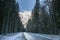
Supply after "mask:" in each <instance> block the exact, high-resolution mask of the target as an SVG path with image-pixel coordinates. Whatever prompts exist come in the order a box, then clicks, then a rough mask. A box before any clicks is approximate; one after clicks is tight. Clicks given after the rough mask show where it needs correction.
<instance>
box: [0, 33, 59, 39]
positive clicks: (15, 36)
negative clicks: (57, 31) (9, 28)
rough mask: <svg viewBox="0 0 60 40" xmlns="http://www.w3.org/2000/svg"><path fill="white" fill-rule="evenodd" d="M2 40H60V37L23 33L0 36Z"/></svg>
mask: <svg viewBox="0 0 60 40" xmlns="http://www.w3.org/2000/svg"><path fill="white" fill-rule="evenodd" d="M0 40H60V36H57V35H46V34H34V33H27V32H21V33H11V34H7V35H0Z"/></svg>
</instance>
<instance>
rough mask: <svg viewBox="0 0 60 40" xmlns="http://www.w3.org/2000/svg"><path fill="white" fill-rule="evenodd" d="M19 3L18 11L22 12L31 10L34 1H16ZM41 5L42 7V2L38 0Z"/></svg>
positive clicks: (42, 0)
mask: <svg viewBox="0 0 60 40" xmlns="http://www.w3.org/2000/svg"><path fill="white" fill-rule="evenodd" d="M16 1H17V2H18V3H19V9H20V11H23V10H32V9H33V7H34V5H35V2H36V0H16ZM40 2H41V4H42V5H43V4H44V3H43V2H44V0H40Z"/></svg>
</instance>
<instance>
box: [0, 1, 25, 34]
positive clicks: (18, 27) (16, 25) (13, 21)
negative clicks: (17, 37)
mask: <svg viewBox="0 0 60 40" xmlns="http://www.w3.org/2000/svg"><path fill="white" fill-rule="evenodd" d="M0 4H1V5H0V6H1V7H0V12H1V13H0V14H1V15H0V17H1V18H0V24H1V25H0V28H1V29H0V33H1V34H4V33H5V34H6V33H13V32H21V31H24V27H23V24H22V22H21V21H20V17H19V14H18V12H19V6H18V3H16V2H15V0H4V1H1V3H0Z"/></svg>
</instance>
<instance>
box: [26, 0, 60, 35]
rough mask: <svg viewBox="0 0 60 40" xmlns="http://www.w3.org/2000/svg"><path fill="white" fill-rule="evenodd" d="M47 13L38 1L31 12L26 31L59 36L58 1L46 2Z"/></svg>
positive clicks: (59, 15)
mask: <svg viewBox="0 0 60 40" xmlns="http://www.w3.org/2000/svg"><path fill="white" fill-rule="evenodd" d="M45 3H46V6H48V8H49V13H48V12H47V11H46V10H45V7H46V6H42V7H41V5H40V2H39V0H36V4H35V6H34V8H33V10H32V19H30V20H29V22H28V25H27V31H28V32H33V33H43V34H60V9H59V7H60V6H59V0H58V1H57V0H52V1H51V0H46V1H45Z"/></svg>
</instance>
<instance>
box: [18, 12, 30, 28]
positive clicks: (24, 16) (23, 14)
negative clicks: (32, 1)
mask: <svg viewBox="0 0 60 40" xmlns="http://www.w3.org/2000/svg"><path fill="white" fill-rule="evenodd" d="M19 14H20V15H19V16H20V18H21V21H22V23H23V25H24V26H25V28H26V25H27V22H28V20H29V19H30V18H31V11H22V12H19Z"/></svg>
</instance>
